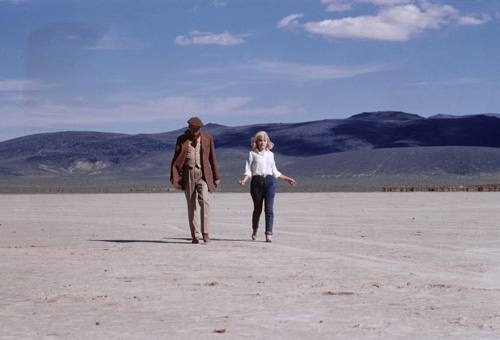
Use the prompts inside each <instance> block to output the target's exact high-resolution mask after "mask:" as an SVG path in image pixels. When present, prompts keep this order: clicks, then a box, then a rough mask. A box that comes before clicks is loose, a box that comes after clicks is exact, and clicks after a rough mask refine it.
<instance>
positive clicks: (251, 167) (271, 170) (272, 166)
mask: <svg viewBox="0 0 500 340" xmlns="http://www.w3.org/2000/svg"><path fill="white" fill-rule="evenodd" d="M245 175H246V176H248V177H252V176H262V175H272V176H274V177H276V178H278V177H280V175H281V172H279V171H278V169H277V168H276V163H275V162H274V154H273V153H272V152H271V151H269V150H266V151H264V152H259V151H257V150H253V151H250V152H249V154H248V160H247V163H246V164H245Z"/></svg>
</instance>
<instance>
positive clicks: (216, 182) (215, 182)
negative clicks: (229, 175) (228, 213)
mask: <svg viewBox="0 0 500 340" xmlns="http://www.w3.org/2000/svg"><path fill="white" fill-rule="evenodd" d="M219 183H220V179H218V180H216V181H214V185H215V187H216V188H217V187H218V186H219Z"/></svg>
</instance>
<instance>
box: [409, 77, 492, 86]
mask: <svg viewBox="0 0 500 340" xmlns="http://www.w3.org/2000/svg"><path fill="white" fill-rule="evenodd" d="M481 82H482V81H481V80H480V79H478V78H457V79H450V80H443V81H425V82H418V83H411V84H407V85H406V86H454V85H459V86H461V85H471V84H480V83H481Z"/></svg>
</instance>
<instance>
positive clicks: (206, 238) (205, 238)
mask: <svg viewBox="0 0 500 340" xmlns="http://www.w3.org/2000/svg"><path fill="white" fill-rule="evenodd" d="M203 242H205V243H208V242H210V237H208V234H203Z"/></svg>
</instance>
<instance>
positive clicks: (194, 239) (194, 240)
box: [191, 237, 200, 243]
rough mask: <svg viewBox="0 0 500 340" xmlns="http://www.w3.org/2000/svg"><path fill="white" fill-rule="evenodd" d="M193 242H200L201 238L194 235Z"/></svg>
mask: <svg viewBox="0 0 500 340" xmlns="http://www.w3.org/2000/svg"><path fill="white" fill-rule="evenodd" d="M191 243H200V240H199V239H198V238H197V237H193V240H192V241H191Z"/></svg>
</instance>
